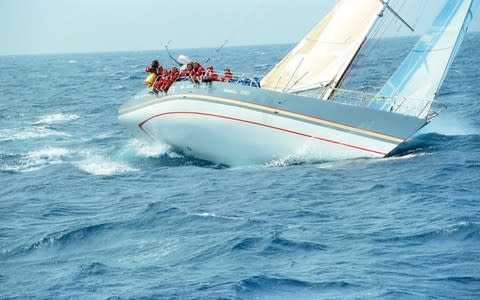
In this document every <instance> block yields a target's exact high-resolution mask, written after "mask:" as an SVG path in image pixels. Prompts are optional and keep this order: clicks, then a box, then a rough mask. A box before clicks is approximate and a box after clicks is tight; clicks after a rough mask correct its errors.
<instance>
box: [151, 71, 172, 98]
mask: <svg viewBox="0 0 480 300" xmlns="http://www.w3.org/2000/svg"><path fill="white" fill-rule="evenodd" d="M167 79H168V71H167V70H162V73H161V74H159V75H158V77H157V80H156V81H155V82H154V83H153V86H152V87H153V92H155V94H157V93H158V92H160V91H163V90H162V87H163V86H164V85H165V81H166V80H167Z"/></svg>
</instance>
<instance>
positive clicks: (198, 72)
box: [190, 61, 205, 83]
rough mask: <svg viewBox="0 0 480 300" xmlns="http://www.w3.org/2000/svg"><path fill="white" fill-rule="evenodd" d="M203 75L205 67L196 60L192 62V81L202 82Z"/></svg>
mask: <svg viewBox="0 0 480 300" xmlns="http://www.w3.org/2000/svg"><path fill="white" fill-rule="evenodd" d="M203 75H205V68H204V67H202V65H200V64H199V63H198V62H196V61H195V62H193V69H192V71H191V73H190V80H191V81H192V82H193V83H200V82H202V78H203Z"/></svg>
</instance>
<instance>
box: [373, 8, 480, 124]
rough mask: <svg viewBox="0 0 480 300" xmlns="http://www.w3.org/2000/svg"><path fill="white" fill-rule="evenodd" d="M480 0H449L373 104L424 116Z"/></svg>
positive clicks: (374, 106)
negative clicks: (381, 101)
mask: <svg viewBox="0 0 480 300" xmlns="http://www.w3.org/2000/svg"><path fill="white" fill-rule="evenodd" d="M478 3H479V1H478V0H449V1H447V2H446V4H445V5H444V7H443V8H442V10H441V11H440V13H439V15H438V16H437V18H436V19H435V21H434V22H433V25H432V27H431V28H430V30H428V31H427V33H426V34H425V35H423V36H422V37H421V39H420V40H419V41H418V43H417V44H416V45H415V47H414V48H413V50H412V51H411V52H410V53H409V55H408V56H407V57H406V58H405V60H404V61H403V63H402V64H401V65H400V66H399V67H398V69H397V70H396V71H395V73H394V74H393V75H392V76H391V77H390V79H389V80H388V81H387V83H386V84H385V86H384V87H383V88H382V89H381V90H380V92H379V93H378V94H379V95H381V96H387V97H392V100H390V101H387V102H386V103H378V102H377V103H373V104H372V105H371V106H370V107H371V108H376V109H381V110H391V111H395V112H398V113H402V114H406V115H412V116H417V117H419V118H424V117H426V116H427V115H428V113H429V109H430V106H431V104H432V101H433V99H434V98H435V95H436V93H437V92H438V90H439V89H440V86H441V85H442V83H443V80H444V79H445V75H446V73H447V71H448V68H449V67H450V65H451V64H452V62H453V59H454V57H455V55H456V53H457V51H458V49H459V47H460V44H461V43H462V40H463V37H464V35H465V33H466V31H467V29H468V24H469V23H470V21H471V19H472V15H473V12H474V10H475V9H476V7H477V5H478Z"/></svg>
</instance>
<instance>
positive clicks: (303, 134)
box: [138, 111, 387, 156]
mask: <svg viewBox="0 0 480 300" xmlns="http://www.w3.org/2000/svg"><path fill="white" fill-rule="evenodd" d="M167 115H200V116H208V117H214V118H220V119H225V120H232V121H237V122H242V123H247V124H253V125H257V126H261V127H265V128H271V129H275V130H279V131H283V132H288V133H291V134H295V135H300V136H304V137H307V138H313V139H316V140H319V141H323V142H327V143H331V144H336V145H340V146H344V147H349V148H353V149H357V150H362V151H366V152H370V153H375V154H379V155H383V156H385V155H387V153H383V152H379V151H375V150H371V149H367V148H363V147H359V146H355V145H350V144H345V143H342V142H339V141H334V140H330V139H326V138H321V137H317V136H312V135H309V134H305V133H301V132H297V131H293V130H289V129H285V128H280V127H275V126H271V125H267V124H262V123H258V122H253V121H248V120H242V119H238V118H232V117H227V116H221V115H215V114H209V113H200V112H187V111H184V112H183V111H177V112H166V113H161V114H158V115H154V116H151V117H150V118H148V119H145V120H144V121H142V122H140V123H139V124H138V127H140V129H141V130H142V131H143V132H145V134H146V135H147V136H149V137H150V135H149V134H148V133H147V132H146V131H145V129H144V128H143V125H145V123H147V122H149V121H150V120H152V119H155V118H158V117H162V116H167Z"/></svg>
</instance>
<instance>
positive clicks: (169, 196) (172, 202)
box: [0, 33, 480, 299]
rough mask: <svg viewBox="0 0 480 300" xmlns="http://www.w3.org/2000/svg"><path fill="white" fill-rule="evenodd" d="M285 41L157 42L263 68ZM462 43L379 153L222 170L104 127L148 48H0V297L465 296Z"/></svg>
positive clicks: (470, 295) (472, 102)
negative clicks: (426, 103)
mask: <svg viewBox="0 0 480 300" xmlns="http://www.w3.org/2000/svg"><path fill="white" fill-rule="evenodd" d="M291 47H292V45H270V46H248V47H247V46H244V47H226V48H224V49H222V50H221V51H218V52H217V51H216V50H215V49H183V50H181V51H179V50H175V51H172V52H173V54H174V55H175V56H176V55H178V54H185V55H188V56H189V57H191V58H194V59H197V60H200V61H204V60H206V59H207V58H210V62H211V63H212V64H213V65H214V66H215V67H216V69H217V70H223V68H224V67H227V66H228V67H230V68H231V69H232V71H233V72H234V73H236V74H243V73H246V74H258V75H262V74H265V72H267V70H268V69H269V68H271V67H272V65H273V64H275V63H276V62H277V61H278V60H279V59H280V58H281V57H282V56H283V55H284V54H285V53H286V52H287V51H288V50H289V49H290V48H291ZM479 47H480V33H471V34H469V35H467V37H466V40H465V42H464V43H463V45H462V48H461V51H460V53H459V55H458V57H457V58H456V60H455V62H454V64H453V66H452V68H451V70H450V72H449V74H448V77H447V79H446V81H445V83H444V85H443V87H442V89H441V91H440V93H439V95H438V100H439V101H441V102H443V103H445V104H446V105H448V110H447V111H445V112H444V113H443V114H442V115H441V116H440V117H438V118H435V119H434V120H433V121H432V123H431V124H429V125H428V126H427V127H426V128H425V129H423V130H422V131H421V132H419V133H418V134H417V135H415V136H414V137H412V138H411V139H410V140H409V141H408V142H406V143H405V144H404V145H402V146H401V148H400V149H399V150H398V151H396V152H395V153H394V154H393V155H392V156H390V157H387V158H382V159H355V160H347V161H315V160H312V159H311V158H309V157H303V158H302V157H300V158H296V159H294V160H291V159H285V160H278V161H274V162H272V163H270V164H267V165H263V166H243V167H235V168H229V167H227V166H222V165H218V164H215V163H214V162H206V161H201V160H198V159H195V158H192V157H186V156H184V155H182V154H181V153H176V152H175V151H174V150H172V149H171V148H169V147H168V146H167V145H162V144H156V145H152V144H148V143H147V142H145V141H141V140H136V139H134V138H133V137H132V136H131V135H130V133H129V132H128V131H127V130H126V129H125V128H123V127H122V126H120V125H119V123H118V120H117V111H118V108H119V107H120V106H121V105H122V104H123V103H125V102H127V101H129V100H131V99H132V98H133V97H134V96H135V95H136V94H137V93H139V92H140V91H142V89H144V86H143V79H144V78H145V76H146V75H145V73H144V72H143V69H144V67H145V66H146V65H148V64H149V63H150V62H151V60H152V59H159V60H160V62H161V63H162V64H164V65H170V64H171V62H170V61H169V59H168V56H167V53H166V52H165V51H164V50H163V51H143V52H116V53H90V54H61V55H28V56H0V84H1V85H0V96H1V99H0V185H1V191H0V299H24V298H39V299H64V298H71V299H419V298H420V299H425V298H426V299H479V298H480V205H479V204H480V196H479V192H480V190H479V187H480V117H479V116H480V105H478V103H479V102H478V101H480V85H479V82H480V81H479V79H480V73H479V70H480V56H479V55H478V53H479V52H478V48H479ZM370 67H371V66H370ZM387 67H388V66H387V65H382V64H381V62H378V65H377V66H376V67H375V68H374V69H375V70H376V72H378V74H380V75H381V74H382V72H383V70H384V69H386V68H387ZM367 79H368V78H367Z"/></svg>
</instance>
